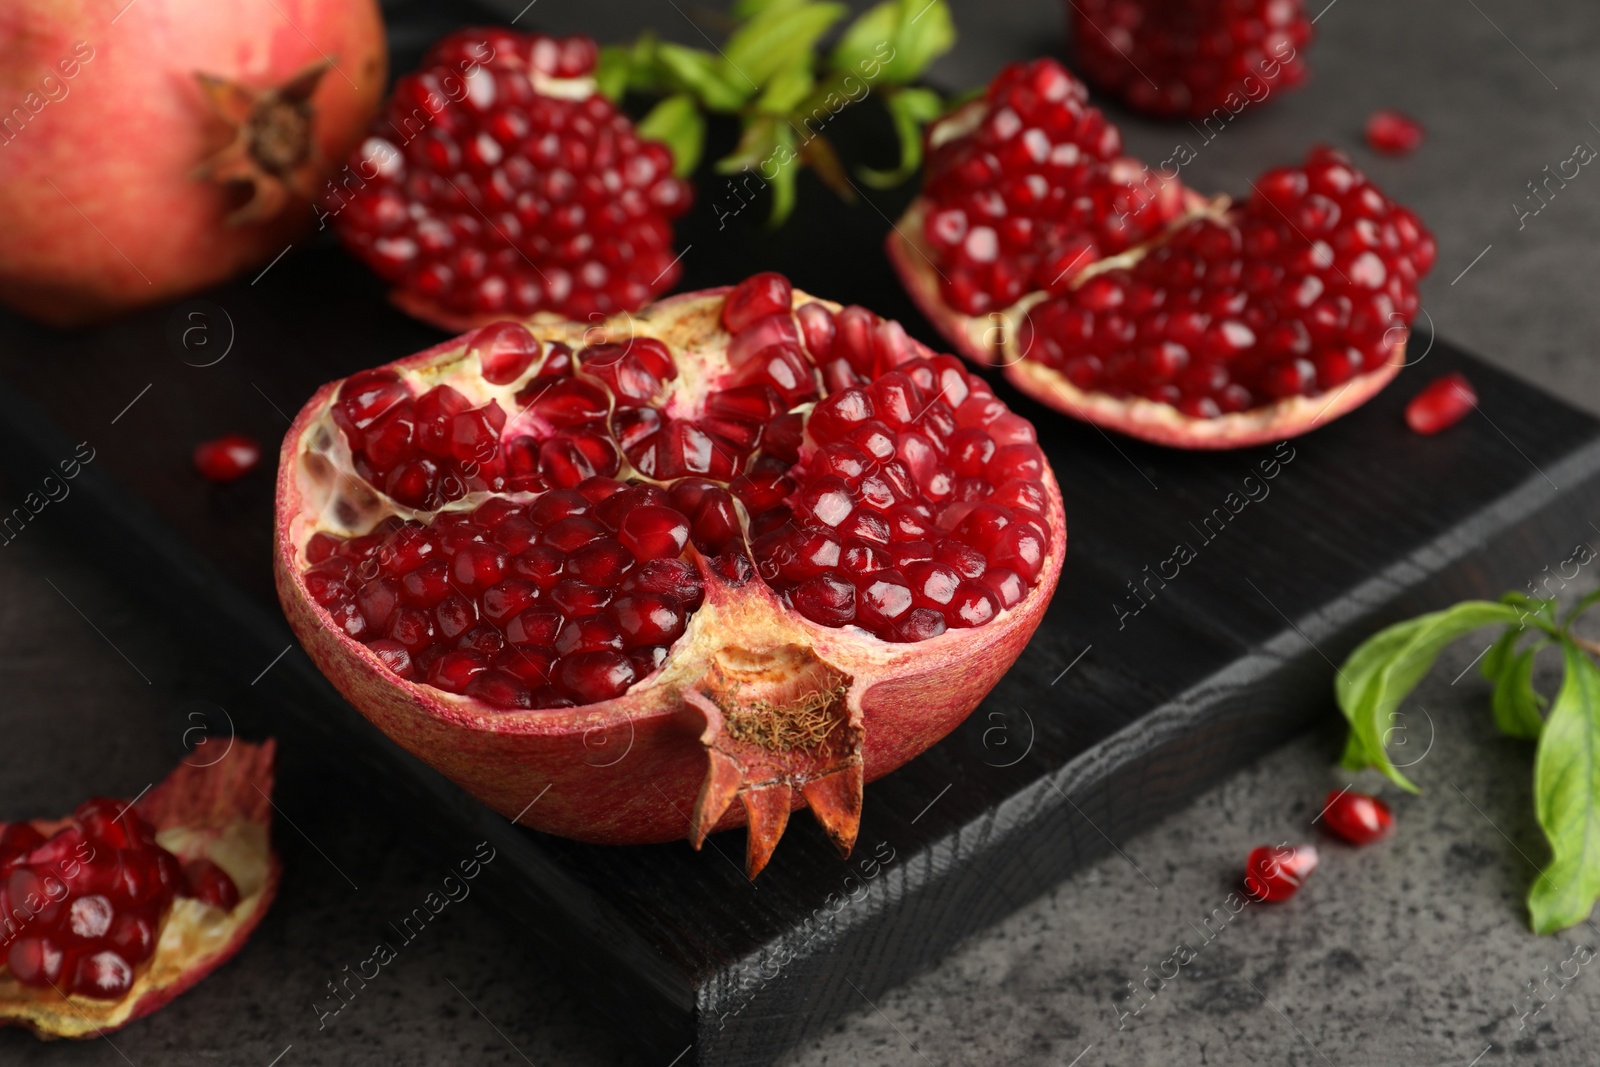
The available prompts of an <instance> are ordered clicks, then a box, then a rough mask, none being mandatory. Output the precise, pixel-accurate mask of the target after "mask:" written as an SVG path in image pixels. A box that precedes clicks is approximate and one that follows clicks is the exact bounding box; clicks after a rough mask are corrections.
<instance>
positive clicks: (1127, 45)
mask: <svg viewBox="0 0 1600 1067" xmlns="http://www.w3.org/2000/svg"><path fill="white" fill-rule="evenodd" d="M1069 12H1070V16H1069V17H1070V18H1071V20H1072V24H1073V40H1072V44H1073V48H1074V50H1075V53H1076V55H1077V59H1078V66H1079V69H1081V70H1082V71H1083V72H1084V76H1085V77H1086V78H1088V79H1089V81H1091V82H1093V83H1094V84H1095V85H1097V86H1099V87H1100V88H1102V89H1104V90H1106V91H1107V92H1110V93H1114V94H1116V95H1117V96H1119V97H1121V98H1122V99H1123V100H1125V101H1126V102H1127V103H1128V104H1129V105H1130V106H1132V107H1134V108H1136V109H1138V110H1140V111H1146V112H1149V113H1151V114H1155V115H1182V116H1188V117H1191V118H1202V117H1207V118H1209V117H1212V116H1214V115H1215V116H1218V117H1217V118H1216V119H1215V121H1216V122H1218V123H1220V124H1221V126H1226V125H1227V123H1228V121H1229V120H1230V119H1231V118H1232V117H1234V116H1235V115H1236V114H1237V113H1238V112H1239V111H1240V110H1241V109H1243V108H1244V107H1246V106H1248V105H1250V104H1252V103H1261V102H1264V101H1265V100H1267V99H1268V98H1269V97H1270V95H1271V94H1273V93H1276V92H1279V91H1282V90H1285V89H1292V88H1294V87H1296V86H1298V85H1301V84H1302V83H1303V82H1304V81H1305V80H1306V66H1305V60H1304V58H1303V57H1302V56H1301V55H1300V50H1302V49H1304V48H1305V46H1306V45H1307V44H1309V43H1310V41H1311V29H1312V27H1311V20H1310V18H1308V17H1307V15H1306V12H1305V6H1304V4H1303V3H1302V2H1301V0H1075V2H1074V3H1072V4H1071V5H1070V7H1069ZM1209 136H1210V137H1215V136H1216V134H1215V133H1214V132H1213V133H1211V134H1209Z"/></svg>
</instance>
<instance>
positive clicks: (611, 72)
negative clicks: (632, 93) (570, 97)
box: [594, 44, 633, 102]
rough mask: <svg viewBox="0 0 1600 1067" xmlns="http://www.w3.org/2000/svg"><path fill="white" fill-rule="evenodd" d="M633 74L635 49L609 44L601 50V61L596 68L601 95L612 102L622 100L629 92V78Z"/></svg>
mask: <svg viewBox="0 0 1600 1067" xmlns="http://www.w3.org/2000/svg"><path fill="white" fill-rule="evenodd" d="M632 73H633V49H632V48H629V47H625V46H623V45H615V44H608V45H606V46H605V47H604V48H602V49H600V61H599V63H598V64H597V65H596V66H595V72H594V80H595V83H596V84H597V85H598V86H599V88H600V95H601V96H604V97H605V98H606V99H608V100H611V101H613V102H614V101H617V100H621V99H622V94H623V93H625V92H627V91H628V78H629V76H630V75H632Z"/></svg>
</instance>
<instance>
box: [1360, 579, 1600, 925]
mask: <svg viewBox="0 0 1600 1067" xmlns="http://www.w3.org/2000/svg"><path fill="white" fill-rule="evenodd" d="M1596 601H1600V592H1595V593H1591V594H1589V595H1588V596H1586V597H1584V598H1583V599H1582V600H1581V601H1579V602H1578V604H1577V605H1576V606H1574V607H1573V608H1572V610H1570V611H1568V612H1567V613H1566V614H1565V615H1564V616H1558V614H1557V609H1556V602H1555V601H1554V600H1540V599H1536V598H1534V597H1530V596H1526V595H1524V594H1522V593H1507V594H1506V595H1505V596H1503V597H1501V598H1500V600H1499V601H1498V602H1495V601H1488V600H1468V601H1464V602H1463V603H1460V604H1456V605H1455V606H1454V607H1450V608H1446V609H1445V610H1443V611H1436V612H1433V613H1431V614H1428V615H1422V616H1419V617H1417V618H1415V619H1410V620H1407V621H1406V622H1401V623H1396V624H1395V625H1393V626H1390V627H1389V628H1388V629H1385V630H1381V631H1379V632H1378V633H1377V634H1374V635H1373V636H1372V637H1370V638H1368V639H1367V640H1366V641H1364V642H1363V643H1362V644H1361V645H1360V646H1359V647H1357V648H1356V650H1355V651H1354V652H1352V653H1351V654H1350V658H1349V659H1347V660H1346V661H1345V663H1344V666H1343V668H1342V669H1341V670H1340V671H1339V676H1338V678H1337V679H1336V680H1335V683H1334V690H1335V695H1336V696H1337V698H1338V701H1339V709H1340V710H1341V711H1343V712H1344V715H1345V718H1347V719H1349V720H1350V737H1349V740H1348V741H1347V742H1346V744H1345V751H1344V756H1343V758H1342V760H1341V762H1342V763H1343V765H1344V766H1345V767H1347V768H1349V769H1350V770H1361V769H1363V768H1366V767H1376V768H1377V769H1378V770H1380V771H1382V772H1383V773H1384V775H1386V776H1387V777H1388V778H1389V780H1390V781H1392V782H1394V783H1395V784H1396V785H1398V786H1400V787H1401V788H1402V789H1406V790H1409V791H1410V792H1413V793H1414V792H1417V787H1416V786H1415V785H1413V784H1412V783H1411V781H1410V780H1409V779H1407V778H1406V776H1405V775H1404V774H1402V773H1400V771H1399V769H1398V768H1396V767H1395V766H1394V764H1393V763H1391V762H1390V760H1389V755H1388V753H1387V752H1386V751H1385V750H1384V741H1383V738H1384V732H1385V725H1384V720H1385V716H1386V715H1387V714H1388V713H1389V712H1390V711H1392V709H1394V708H1396V707H1398V706H1399V704H1400V702H1401V701H1402V700H1404V699H1405V697H1406V696H1407V694H1409V693H1410V692H1411V690H1412V689H1414V688H1416V686H1417V683H1419V682H1420V681H1421V680H1422V678H1423V676H1424V675H1426V674H1427V673H1428V671H1429V670H1430V669H1431V668H1432V667H1433V664H1434V661H1435V660H1437V659H1438V657H1439V653H1440V652H1442V651H1443V650H1444V648H1445V646H1447V645H1449V644H1450V643H1451V642H1453V641H1455V640H1457V639H1458V638H1461V637H1464V636H1466V635H1467V634H1469V633H1471V632H1472V631H1474V630H1478V629H1481V628H1482V627H1485V626H1494V625H1498V626H1504V627H1505V629H1504V630H1503V631H1502V632H1501V634H1500V637H1499V639H1498V640H1496V641H1495V642H1494V644H1492V645H1491V646H1490V647H1489V649H1488V651H1487V652H1486V653H1485V654H1484V656H1483V660H1482V664H1481V666H1480V668H1479V670H1480V671H1481V672H1482V674H1483V676H1484V677H1485V678H1486V679H1488V680H1489V681H1490V682H1491V683H1492V684H1493V687H1494V688H1493V695H1492V696H1491V698H1490V709H1491V711H1492V713H1493V715H1494V723H1495V726H1496V727H1497V728H1498V729H1499V730H1500V732H1501V733H1502V734H1505V735H1506V736H1507V737H1514V738H1519V739H1524V740H1532V741H1536V742H1537V747H1536V749H1535V753H1534V761H1533V797H1534V813H1535V815H1536V816H1537V818H1538V820H1539V826H1540V828H1541V829H1543V830H1544V835H1545V837H1546V839H1547V840H1548V841H1549V843H1550V857H1551V858H1550V862H1549V864H1548V865H1546V867H1545V868H1544V870H1542V871H1540V872H1539V876H1538V879H1537V880H1536V881H1535V882H1534V884H1533V886H1532V888H1531V889H1529V890H1528V912H1529V915H1530V918H1531V920H1532V924H1533V929H1534V931H1535V932H1537V933H1541V934H1548V933H1554V932H1556V931H1558V930H1564V929H1566V928H1567V927H1569V926H1573V925H1575V924H1577V923H1580V922H1582V921H1584V920H1585V919H1586V918H1588V916H1589V912H1590V911H1591V910H1592V909H1593V907H1594V904H1595V901H1596V899H1597V898H1600V667H1596V665H1595V660H1594V658H1593V657H1594V656H1595V655H1597V654H1600V644H1597V643H1596V642H1594V641H1592V640H1590V639H1588V638H1585V637H1582V636H1580V635H1578V634H1575V633H1573V632H1572V626H1573V623H1574V622H1575V621H1576V620H1577V619H1578V617H1579V616H1581V615H1582V614H1583V613H1584V612H1585V611H1587V610H1588V609H1589V608H1590V607H1591V606H1592V605H1593V604H1595V603H1596ZM1551 646H1555V647H1557V648H1559V649H1560V650H1561V657H1562V670H1563V677H1562V682H1561V687H1560V689H1559V691H1558V692H1557V693H1556V697H1555V700H1554V702H1553V703H1552V702H1550V701H1547V700H1546V699H1545V697H1543V696H1542V695H1541V694H1540V693H1538V692H1537V691H1536V690H1535V689H1534V687H1533V665H1534V657H1535V656H1536V655H1537V654H1538V653H1539V652H1540V651H1541V650H1542V649H1545V648H1549V647H1551ZM1547 708H1548V711H1546V709H1547Z"/></svg>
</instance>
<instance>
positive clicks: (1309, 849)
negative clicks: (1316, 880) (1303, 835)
mask: <svg viewBox="0 0 1600 1067" xmlns="http://www.w3.org/2000/svg"><path fill="white" fill-rule="evenodd" d="M1316 869H1317V850H1316V848H1315V846H1312V845H1295V846H1294V847H1293V848H1286V847H1282V846H1277V847H1268V846H1265V845H1263V846H1262V847H1260V848H1256V849H1252V850H1251V852H1250V856H1249V858H1248V859H1246V860H1245V875H1244V889H1245V892H1246V893H1247V894H1249V896H1250V899H1252V900H1254V901H1257V902H1258V903H1261V902H1266V903H1278V902H1280V901H1284V900H1288V899H1289V898H1290V897H1292V896H1294V895H1295V893H1297V892H1299V890H1300V887H1301V886H1302V885H1304V884H1305V880H1306V879H1307V878H1309V877H1310V876H1311V872H1312V871H1314V870H1316Z"/></svg>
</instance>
